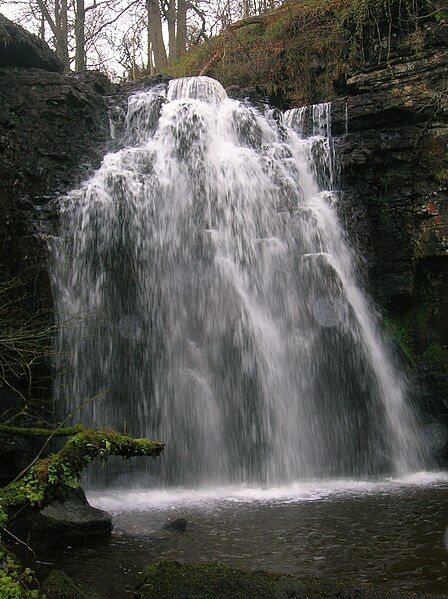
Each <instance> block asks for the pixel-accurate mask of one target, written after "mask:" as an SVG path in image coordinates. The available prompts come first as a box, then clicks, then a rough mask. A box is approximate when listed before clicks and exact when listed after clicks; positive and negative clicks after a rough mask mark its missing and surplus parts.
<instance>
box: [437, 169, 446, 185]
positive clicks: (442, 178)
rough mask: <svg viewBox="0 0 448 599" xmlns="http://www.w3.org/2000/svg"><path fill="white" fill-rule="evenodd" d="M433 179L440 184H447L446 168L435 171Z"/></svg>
mask: <svg viewBox="0 0 448 599" xmlns="http://www.w3.org/2000/svg"><path fill="white" fill-rule="evenodd" d="M434 176H435V179H436V181H437V182H438V183H440V184H442V185H447V184H448V168H441V169H439V170H438V171H436V173H435V175H434Z"/></svg>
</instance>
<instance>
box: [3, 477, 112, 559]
mask: <svg viewBox="0 0 448 599" xmlns="http://www.w3.org/2000/svg"><path fill="white" fill-rule="evenodd" d="M112 529H113V526H112V518H111V517H110V515H109V514H108V513H107V512H104V511H103V510H99V509H97V508H94V507H92V506H91V505H90V504H89V502H88V501H87V499H86V496H85V494H84V491H83V490H82V489H81V488H78V489H73V491H72V492H71V494H70V496H69V498H68V499H67V500H66V501H64V502H63V503H61V502H58V501H53V502H52V503H50V504H49V505H47V506H46V507H44V508H43V509H42V510H39V511H36V512H31V513H28V514H27V515H26V516H25V517H23V518H19V519H17V520H14V521H13V522H12V523H11V524H10V526H9V530H10V531H11V532H12V533H13V534H14V535H16V536H17V537H19V538H21V539H26V540H27V542H28V543H29V544H30V545H31V547H33V548H36V549H50V548H58V547H66V546H68V545H85V544H87V543H88V542H89V541H92V540H95V539H99V538H104V537H108V536H109V535H110V534H111V532H112Z"/></svg>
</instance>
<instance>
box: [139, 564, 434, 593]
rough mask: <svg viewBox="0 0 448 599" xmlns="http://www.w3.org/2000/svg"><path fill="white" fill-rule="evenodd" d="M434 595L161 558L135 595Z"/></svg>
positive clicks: (149, 569)
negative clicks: (162, 559)
mask: <svg viewBox="0 0 448 599" xmlns="http://www.w3.org/2000/svg"><path fill="white" fill-rule="evenodd" d="M430 597H433V598H435V597H436V596H435V595H427V594H424V593H406V592H402V591H398V592H397V591H389V590H385V589H382V588H380V589H377V588H374V587H371V586H367V585H365V586H364V585H363V586H361V585H360V586H354V585H351V586H350V585H347V584H344V583H340V582H334V581H328V580H322V579H318V578H305V577H303V578H302V577H296V576H287V575H283V574H273V573H267V572H249V571H244V570H236V569H234V568H229V567H227V566H222V565H220V564H185V563H179V562H175V561H160V562H156V563H154V564H152V565H150V566H149V567H148V568H147V570H146V571H145V572H144V574H143V576H142V579H141V581H140V583H139V585H138V587H137V589H136V591H135V593H134V598H135V599H398V598H400V599H425V598H427V599H430Z"/></svg>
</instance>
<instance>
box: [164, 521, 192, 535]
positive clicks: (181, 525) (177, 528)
mask: <svg viewBox="0 0 448 599" xmlns="http://www.w3.org/2000/svg"><path fill="white" fill-rule="evenodd" d="M187 524H188V522H187V520H186V519H185V518H176V519H175V520H167V521H166V522H165V524H164V525H163V526H162V530H167V531H168V532H185V531H186V530H187Z"/></svg>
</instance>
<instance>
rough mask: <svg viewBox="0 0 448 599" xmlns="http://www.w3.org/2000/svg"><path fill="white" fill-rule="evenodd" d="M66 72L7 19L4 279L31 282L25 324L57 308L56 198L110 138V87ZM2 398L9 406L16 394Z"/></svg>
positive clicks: (1, 169) (2, 79)
mask: <svg viewBox="0 0 448 599" xmlns="http://www.w3.org/2000/svg"><path fill="white" fill-rule="evenodd" d="M28 67H30V68H28ZM61 70H62V67H61V65H60V64H59V62H58V60H57V59H56V57H55V55H54V53H53V52H52V51H51V50H50V49H49V48H48V46H46V44H44V43H42V42H41V41H40V40H39V39H38V38H36V37H35V36H33V35H31V34H29V33H27V32H25V31H24V30H23V29H22V28H20V27H17V26H16V25H14V24H12V23H11V22H10V21H8V20H7V19H5V17H3V16H2V15H0V268H1V280H3V278H4V277H5V276H6V277H12V276H16V275H20V276H21V277H23V279H24V281H25V283H24V285H22V286H21V288H20V290H19V293H20V294H22V295H23V301H22V302H21V307H20V310H21V318H23V320H24V321H25V322H26V321H27V318H28V316H27V315H29V316H31V315H33V314H35V313H36V311H37V310H39V309H41V308H43V309H45V310H46V311H47V312H48V311H51V307H52V299H51V291H50V287H49V282H48V266H47V258H48V256H47V242H46V237H47V236H48V235H49V234H51V233H52V232H53V230H54V224H55V220H56V218H57V217H56V210H55V208H54V200H55V198H57V195H58V194H60V193H63V192H64V191H67V190H68V189H69V188H70V187H71V186H73V184H74V183H76V181H78V180H79V179H80V178H82V177H84V176H85V175H86V174H87V173H88V172H89V169H91V168H92V167H94V166H96V165H97V164H98V163H99V161H100V159H101V155H102V153H104V149H105V146H106V144H107V141H108V139H109V123H108V116H107V104H106V101H105V99H104V97H103V96H104V94H105V93H107V92H108V91H109V87H110V83H109V82H108V81H107V79H106V78H105V77H103V76H101V75H98V76H94V75H92V74H90V75H88V74H83V75H79V76H72V77H65V76H63V75H62V74H61V73H60V71H61ZM19 386H20V382H19ZM0 387H1V385H0ZM0 393H1V396H0V398H1V399H2V401H4V402H6V396H8V398H9V397H10V396H11V393H9V392H7V391H6V390H5V388H3V389H1V388H0ZM8 401H9V399H8ZM11 401H13V398H12V399H11ZM4 405H5V404H4V403H3V404H2V407H4Z"/></svg>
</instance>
